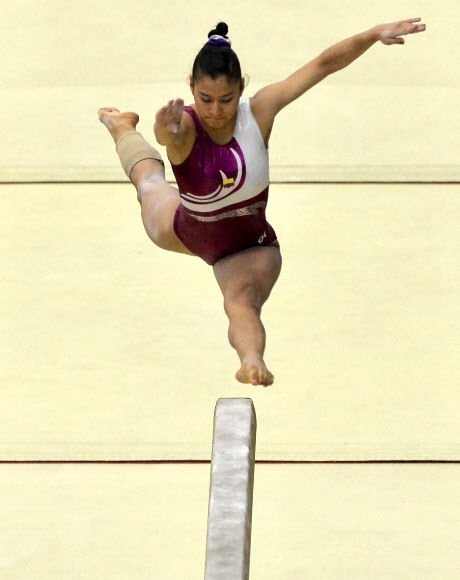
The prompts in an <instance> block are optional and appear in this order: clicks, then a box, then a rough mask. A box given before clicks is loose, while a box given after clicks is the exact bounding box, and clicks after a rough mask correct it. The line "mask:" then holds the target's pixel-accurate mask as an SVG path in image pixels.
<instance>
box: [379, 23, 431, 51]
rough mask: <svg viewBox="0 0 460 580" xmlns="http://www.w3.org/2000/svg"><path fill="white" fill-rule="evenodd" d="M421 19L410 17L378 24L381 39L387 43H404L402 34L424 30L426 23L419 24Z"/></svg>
mask: <svg viewBox="0 0 460 580" xmlns="http://www.w3.org/2000/svg"><path fill="white" fill-rule="evenodd" d="M420 20H421V18H409V19H408V20H401V21H400V22H393V23H392V24H382V25H381V26H378V29H379V30H378V32H379V40H380V41H381V42H383V44H387V45H390V44H404V38H401V36H405V35H406V34H415V33H417V32H423V31H424V30H425V29H426V25H425V24H419V23H420Z"/></svg>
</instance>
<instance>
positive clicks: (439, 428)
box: [0, 184, 460, 460]
mask: <svg viewBox="0 0 460 580" xmlns="http://www.w3.org/2000/svg"><path fill="white" fill-rule="evenodd" d="M459 200H460V197H459V187H458V186H454V185H451V186H438V185H433V186H429V185H406V186H397V185H393V186H388V185H387V186H383V185H380V186H377V185H359V186H356V185H349V186H340V185H322V186H319V185H316V186H315V185H290V186H281V185H279V186H273V187H272V198H271V201H270V206H269V218H270V221H271V222H272V223H273V225H274V226H275V228H276V230H277V232H278V235H279V238H280V241H281V244H282V249H283V255H284V267H283V272H282V275H281V278H280V280H279V283H278V285H277V286H276V288H275V290H274V292H273V295H272V297H271V298H270V300H269V302H268V304H267V305H266V307H265V310H264V321H265V324H266V328H267V332H268V345H267V352H266V357H267V362H268V364H269V367H270V368H271V369H272V370H273V372H274V373H275V376H276V382H275V385H274V386H273V387H271V388H269V389H261V388H260V389H259V388H257V389H255V388H252V387H248V386H244V385H240V384H239V383H237V382H236V381H235V379H234V378H233V376H234V373H235V371H236V370H237V358H236V355H235V354H234V352H233V351H232V350H231V348H230V347H229V346H228V344H227V338H226V332H227V322H226V319H225V316H224V313H223V310H222V304H221V296H220V293H219V290H218V288H217V284H216V283H215V281H214V278H213V274H212V270H211V269H210V268H209V267H208V266H206V265H205V264H204V263H202V262H201V261H199V260H198V259H194V258H191V257H188V256H180V255H174V254H168V253H166V252H163V251H160V250H158V249H156V248H155V247H154V246H153V245H152V244H151V243H150V242H149V240H148V238H147V236H146V235H145V233H144V232H143V228H142V224H141V221H140V217H139V208H138V205H137V202H136V200H135V192H134V190H133V188H132V187H131V186H129V185H124V184H119V185H114V184H112V185H108V184H107V185H101V184H100V185H90V184H80V185H59V184H54V185H49V184H48V185H47V184H43V185H9V186H5V185H4V186H2V187H1V189H0V205H1V213H2V215H3V216H5V220H4V226H3V233H2V237H1V246H0V249H1V256H2V258H1V259H2V264H3V275H2V281H1V294H2V297H1V300H0V314H1V320H2V333H3V339H2V350H1V353H0V354H1V365H0V368H1V383H2V387H1V388H2V412H1V413H2V418H1V421H0V458H1V459H13V460H27V459H41V460H44V459H51V460H68V459H69V460H72V459H74V460H75V459H94V460H98V459H99V460H100V459H116V460H121V459H209V458H210V450H211V433H212V414H213V410H214V405H215V402H216V400H217V399H218V398H219V397H237V396H244V397H246V396H250V397H252V398H253V400H254V403H255V406H256V411H257V415H258V419H259V432H258V448H257V453H258V455H257V456H258V458H259V459H297V460H299V459H300V460H340V459H342V460H344V459H350V460H361V459H364V460H366V459H458V458H459V457H460V442H459V437H458V422H459V412H458V409H459V403H460V399H459V397H460V394H459V393H460V389H459V371H458V368H459V367H458V344H459V342H460V336H459V328H460V324H459V323H460V320H459V316H460V312H459V308H458V296H459V295H460V279H459V270H458V264H459V262H460V260H459V247H460V244H459V229H458V215H459V209H460V208H459Z"/></svg>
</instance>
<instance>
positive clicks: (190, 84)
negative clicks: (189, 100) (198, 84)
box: [188, 75, 195, 95]
mask: <svg viewBox="0 0 460 580" xmlns="http://www.w3.org/2000/svg"><path fill="white" fill-rule="evenodd" d="M188 82H189V86H190V90H191V91H192V95H193V89H194V88H195V84H194V82H193V77H192V76H191V75H190V78H189V80H188Z"/></svg>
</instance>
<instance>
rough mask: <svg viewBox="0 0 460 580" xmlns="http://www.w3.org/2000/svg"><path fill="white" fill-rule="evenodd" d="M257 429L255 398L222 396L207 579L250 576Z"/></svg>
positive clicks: (216, 421)
mask: <svg viewBox="0 0 460 580" xmlns="http://www.w3.org/2000/svg"><path fill="white" fill-rule="evenodd" d="M256 430H257V422H256V413H255V410H254V405H253V402H252V400H251V399H243V398H241V399H219V400H218V401H217V404H216V410H215V413H214V435H213V444H212V459H211V484H210V490H209V510H208V534H207V541H206V569H205V575H204V577H205V580H248V579H249V560H250V554H251V524H252V496H253V489H254V461H255V451H256Z"/></svg>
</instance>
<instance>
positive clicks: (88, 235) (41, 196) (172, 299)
mask: <svg viewBox="0 0 460 580" xmlns="http://www.w3.org/2000/svg"><path fill="white" fill-rule="evenodd" d="M368 4H369V3H362V7H361V9H359V10H357V6H356V2H355V1H353V2H352V1H351V0H345V1H343V0H342V1H341V2H337V0H321V2H309V3H304V2H294V3H291V5H290V6H289V18H288V17H287V16H286V14H285V11H284V12H283V19H282V22H281V21H280V18H279V15H280V8H279V3H278V2H276V0H265V1H264V3H263V5H262V4H260V3H259V2H258V1H255V2H253V3H252V4H251V6H249V5H248V3H247V2H242V1H240V0H235V1H234V2H232V4H231V5H230V6H228V7H226V10H225V11H224V13H223V12H222V10H221V8H219V9H218V10H217V9H216V3H215V2H214V1H211V0H201V1H200V2H199V3H193V2H189V1H187V2H181V1H179V2H178V3H176V4H175V5H174V6H172V5H170V4H161V5H159V6H156V5H155V7H154V9H153V8H152V3H151V2H148V1H147V0H139V1H138V2H136V3H135V5H134V6H133V5H132V4H130V5H127V4H126V3H125V2H121V0H113V1H111V2H106V1H105V0H101V2H98V3H96V5H95V4H94V2H89V1H87V0H82V2H80V3H78V4H68V5H67V4H66V5H65V6H63V5H62V3H58V2H57V1H56V0H44V1H43V2H40V3H37V4H31V3H30V2H25V1H24V0H21V1H18V2H16V3H10V4H9V5H8V6H5V7H3V12H2V21H1V22H0V33H1V34H0V38H2V40H3V48H2V56H3V62H4V63H6V66H3V67H2V68H1V70H0V86H1V89H0V106H1V108H2V113H3V115H2V135H3V139H2V142H1V143H0V212H1V215H2V216H4V220H3V227H2V235H1V236H0V257H1V263H2V272H3V274H2V281H1V283H0V290H1V299H0V316H1V320H2V330H3V333H4V334H3V341H2V347H1V349H0V369H1V371H0V373H1V374H0V379H1V387H2V391H1V392H2V399H1V409H2V411H1V420H0V461H1V463H0V493H1V496H2V498H3V501H2V502H1V504H0V539H1V541H0V575H1V577H2V579H3V578H4V579H5V580H18V579H20V580H36V579H37V578H43V579H45V580H58V579H59V580H62V579H65V580H81V579H85V580H91V579H92V578H94V579H96V578H97V580H106V579H109V578H110V579H111V580H112V579H117V578H120V579H121V578H123V580H126V579H127V578H129V579H131V578H132V579H135V580H143V579H145V580H147V579H151V578H156V579H157V578H158V579H159V580H171V579H177V578H186V579H187V580H188V579H190V580H193V579H195V578H196V579H198V578H202V576H203V571H204V556H205V553H204V552H205V539H206V516H207V502H208V487H209V463H207V461H209V459H210V456H211V437H212V420H213V411H214V406H215V403H216V400H217V399H218V398H220V397H251V398H252V399H253V401H254V405H255V408H256V412H257V418H258V433H257V460H258V463H257V465H256V475H255V496H254V516H253V540H252V559H251V579H252V580H270V579H273V580H275V579H276V580H305V578H314V579H315V580H316V579H318V580H339V579H340V580H342V579H345V580H359V579H362V580H369V579H372V580H374V579H375V580H377V579H379V580H380V579H382V580H383V579H390V578H391V579H398V580H400V579H403V580H432V579H433V580H434V579H436V580H450V579H452V580H454V579H455V580H457V579H458V578H459V576H460V559H459V556H458V537H459V533H460V530H459V523H458V522H459V521H460V517H459V516H460V512H459V507H458V499H457V495H458V491H457V490H458V488H459V483H460V473H459V463H458V462H459V461H460V441H459V437H458V424H459V414H458V409H459V404H460V394H459V393H460V389H459V384H460V380H459V371H458V367H459V365H458V358H459V357H458V344H459V343H460V330H459V329H460V311H459V308H458V296H459V295H460V275H459V268H458V264H459V263H460V243H459V242H460V239H459V237H460V234H459V228H458V216H459V215H460V201H459V200H460V195H459V194H460V185H459V182H460V162H459V157H458V151H459V143H458V135H460V110H459V108H458V102H459V98H460V97H459V90H460V89H459V78H458V75H455V74H452V72H453V71H456V70H457V68H455V63H454V62H453V61H451V59H452V55H456V54H458V53H459V49H460V47H459V43H460V37H459V35H458V34H456V33H455V27H454V26H453V25H452V23H453V22H455V21H456V20H458V18H456V17H455V14H457V15H458V12H459V9H460V5H459V3H458V2H457V1H456V0H445V1H444V3H443V10H442V11H440V10H439V8H438V7H437V6H435V5H434V4H433V3H432V2H426V1H422V2H420V0H417V2H415V1H412V0H411V1H409V2H408V3H406V4H405V8H404V11H405V13H404V14H401V9H400V2H399V1H398V0H387V2H385V5H384V6H380V5H379V3H377V4H375V3H374V4H373V5H372V6H368ZM261 15H263V17H261ZM413 16H421V17H422V18H423V21H424V22H426V23H427V31H426V33H424V34H421V35H416V36H414V37H411V38H409V39H407V42H406V45H405V46H404V47H384V46H383V45H378V46H375V47H372V49H371V50H370V51H369V53H368V54H366V55H364V56H363V57H362V58H361V59H359V61H357V62H356V63H354V64H353V66H352V67H350V68H349V69H347V70H346V71H342V72H341V73H338V74H337V75H334V76H333V77H331V78H329V79H327V80H325V81H324V83H322V84H321V86H318V87H315V88H314V90H312V91H311V92H310V93H308V94H307V95H306V96H305V97H304V98H302V99H301V100H299V101H298V102H296V103H295V104H293V105H292V106H291V107H289V108H288V109H286V111H283V112H282V113H281V114H280V116H279V120H277V124H276V126H275V130H274V132H273V136H272V138H271V142H270V157H271V176H272V182H273V184H272V186H271V190H270V191H271V194H270V202H269V206H268V217H269V221H270V222H271V223H272V225H273V226H274V228H275V229H276V231H277V233H278V236H279V240H280V243H281V247H282V253H283V258H284V263H283V271H282V273H281V277H280V280H279V281H278V283H277V285H276V286H275V289H274V291H273V294H272V296H271V297H270V299H269V301H268V303H267V304H266V306H265V308H264V313H263V319H264V323H265V326H266V329H267V335H268V342H267V350H266V360H267V363H268V365H269V368H270V369H271V370H272V371H273V373H274V374H275V384H274V385H273V386H272V387H270V388H268V389H262V388H253V387H248V386H245V385H241V384H239V383H238V382H236V380H235V379H234V373H235V371H236V370H237V367H238V365H237V363H238V361H237V357H236V355H235V353H234V352H233V351H232V349H231V348H230V346H229V345H228V342H227V336H226V333H227V321H226V317H225V315H224V312H223V309H222V299H221V296H220V292H219V289H218V287H217V284H216V282H215V280H214V277H213V274H212V270H211V269H210V268H209V267H208V266H206V265H205V264H204V263H202V262H200V261H199V260H198V259H195V258H191V257H188V256H180V255H174V254H169V253H166V252H162V251H160V250H158V249H157V248H155V247H154V246H153V245H152V244H151V242H150V241H149V240H148V238H147V236H146V235H145V233H144V231H143V227H142V223H141V220H140V215H139V206H138V204H137V201H136V196H135V192H134V190H133V188H132V186H131V185H130V184H129V183H128V182H127V181H126V178H125V176H124V174H123V172H122V170H121V168H120V166H119V164H118V160H117V157H116V154H115V151H114V147H113V143H112V141H111V139H110V137H109V136H108V135H107V132H106V129H105V128H104V127H103V126H102V125H100V123H99V122H98V120H97V109H98V108H99V107H101V106H117V107H119V108H120V109H124V110H127V109H128V110H135V111H136V112H138V113H139V114H140V117H141V122H140V124H139V128H140V130H141V131H142V132H143V134H144V135H145V136H146V137H147V138H148V139H152V140H153V138H152V122H153V118H154V113H155V111H156V110H157V109H158V108H159V107H160V106H161V105H162V104H163V103H164V102H166V101H167V100H168V99H169V98H173V97H177V96H183V97H184V98H185V99H186V100H187V96H188V95H189V92H188V91H189V89H188V87H187V78H188V74H189V71H190V67H191V63H192V60H193V57H194V55H195V53H196V52H197V51H198V49H199V48H200V46H201V45H202V43H203V41H204V39H205V37H206V34H207V32H208V30H209V29H210V28H211V27H212V26H214V25H215V24H216V23H217V22H218V21H219V20H226V21H227V22H228V23H229V25H230V36H231V38H232V41H233V47H234V49H235V50H236V52H237V53H238V54H239V56H240V59H241V61H242V65H243V70H244V71H245V73H248V74H249V77H250V78H249V85H248V87H247V90H246V96H251V94H253V93H254V92H256V91H257V89H258V88H260V87H261V86H263V85H266V84H268V83H271V82H276V81H278V80H280V78H283V77H285V76H287V75H288V74H290V73H291V72H292V71H293V70H295V69H296V68H298V67H299V66H301V65H302V64H304V63H305V62H306V61H307V60H309V59H310V58H313V57H315V56H316V55H317V54H318V53H319V52H320V51H321V50H323V49H324V48H326V47H327V46H329V45H331V44H333V43H334V42H337V41H338V40H340V39H342V38H345V37H346V36H351V35H352V34H355V33H357V32H359V31H361V30H365V29H366V28H369V27H370V26H372V25H374V24H377V23H381V22H385V21H389V20H391V21H394V20H397V19H400V18H408V17H413ZM299 23H301V26H299ZM274 63H276V66H274ZM162 152H163V151H162ZM167 176H168V178H169V179H171V172H170V171H169V169H168V172H167Z"/></svg>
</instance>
